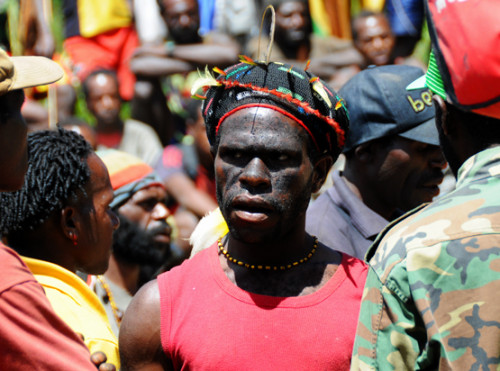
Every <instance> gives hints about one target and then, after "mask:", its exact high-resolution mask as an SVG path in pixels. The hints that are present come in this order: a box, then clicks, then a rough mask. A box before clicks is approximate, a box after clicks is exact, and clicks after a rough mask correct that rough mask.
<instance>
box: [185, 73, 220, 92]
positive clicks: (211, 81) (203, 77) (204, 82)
mask: <svg viewBox="0 0 500 371" xmlns="http://www.w3.org/2000/svg"><path fill="white" fill-rule="evenodd" d="M198 75H199V77H198V78H197V79H196V81H195V82H194V83H193V86H192V87H191V96H196V95H197V94H196V92H197V91H198V90H199V89H201V88H205V87H209V86H221V85H222V84H221V83H220V82H219V81H217V79H216V78H215V77H214V76H213V75H212V74H211V73H210V71H209V70H208V67H207V66H205V73H204V74H202V73H201V72H200V70H198Z"/></svg>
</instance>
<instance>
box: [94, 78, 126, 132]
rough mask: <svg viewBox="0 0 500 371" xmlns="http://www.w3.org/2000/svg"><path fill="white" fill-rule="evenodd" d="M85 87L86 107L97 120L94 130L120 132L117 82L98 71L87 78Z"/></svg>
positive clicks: (119, 99) (120, 122) (119, 103)
mask: <svg viewBox="0 0 500 371" xmlns="http://www.w3.org/2000/svg"><path fill="white" fill-rule="evenodd" d="M87 87H88V91H89V93H88V96H87V107H88V109H89V111H90V112H91V113H92V114H93V115H94V116H95V118H96V120H97V127H96V130H97V131H98V132H103V133H113V132H122V131H123V122H122V120H121V119H120V109H121V104H122V101H121V98H120V93H119V89H118V82H117V81H116V80H115V79H114V78H113V77H112V76H110V75H107V74H104V73H100V74H97V75H94V76H92V77H90V78H89V80H87Z"/></svg>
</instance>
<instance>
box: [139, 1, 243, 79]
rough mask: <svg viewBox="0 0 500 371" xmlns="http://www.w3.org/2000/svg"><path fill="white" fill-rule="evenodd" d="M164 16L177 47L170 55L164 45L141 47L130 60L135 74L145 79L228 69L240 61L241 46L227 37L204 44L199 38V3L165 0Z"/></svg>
mask: <svg viewBox="0 0 500 371" xmlns="http://www.w3.org/2000/svg"><path fill="white" fill-rule="evenodd" d="M162 3H163V6H164V11H163V13H162V16H163V18H164V20H165V23H166V24H167V27H168V29H169V32H170V36H171V37H172V39H173V41H174V42H175V46H173V49H172V50H171V51H170V52H169V51H167V49H166V48H165V46H164V45H163V44H162V45H144V46H141V47H139V48H138V49H137V50H136V52H135V53H134V57H133V59H132V60H131V61H130V68H131V70H132V72H134V73H135V74H137V75H140V76H143V77H159V76H168V75H172V74H175V73H186V72H190V71H194V70H196V68H204V67H205V65H208V66H211V67H212V66H218V67H221V68H223V67H226V66H229V65H231V64H233V63H234V62H236V61H237V59H238V53H239V46H238V44H237V43H236V42H235V41H234V40H232V39H231V38H229V37H228V36H225V35H216V36H215V38H213V40H211V41H212V42H211V43H203V41H202V39H201V38H200V36H199V35H198V29H199V27H200V19H199V16H198V3H197V2H196V1H195V0H163V2H162Z"/></svg>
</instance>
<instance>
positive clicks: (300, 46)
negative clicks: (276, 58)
mask: <svg viewBox="0 0 500 371" xmlns="http://www.w3.org/2000/svg"><path fill="white" fill-rule="evenodd" d="M311 30H312V29H311V16H310V14H309V7H308V6H307V3H306V2H304V1H294V0H291V1H286V2H283V3H281V4H280V5H279V7H278V8H277V9H276V32H275V42H276V44H277V46H278V47H279V48H280V50H281V52H282V53H283V54H284V55H285V56H286V60H285V61H282V62H287V63H289V64H292V65H295V66H300V67H301V68H305V66H306V63H307V61H308V60H310V65H309V70H310V71H311V72H313V73H314V74H316V75H318V76H319V77H321V78H323V79H326V80H328V79H330V78H331V77H332V75H334V74H335V73H336V72H337V71H338V69H339V68H340V67H343V66H346V65H350V64H353V63H358V62H361V60H362V59H361V55H360V54H359V52H358V51H357V50H355V49H354V48H353V47H352V48H346V49H343V50H339V51H338V52H334V53H330V54H327V55H324V56H321V57H316V58H312V59H311V57H310V53H311V41H310V37H311V32H312V31H311ZM261 48H262V49H264V48H267V45H261ZM261 53H262V51H261ZM256 57H257V56H256ZM260 57H261V56H259V57H257V58H260Z"/></svg>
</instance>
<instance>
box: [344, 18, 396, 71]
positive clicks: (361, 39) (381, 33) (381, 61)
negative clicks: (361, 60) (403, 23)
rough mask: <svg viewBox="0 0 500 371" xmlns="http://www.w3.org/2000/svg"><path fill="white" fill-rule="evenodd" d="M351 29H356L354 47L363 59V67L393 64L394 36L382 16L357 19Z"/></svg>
mask: <svg viewBox="0 0 500 371" xmlns="http://www.w3.org/2000/svg"><path fill="white" fill-rule="evenodd" d="M353 27H355V28H356V29H357V35H358V36H357V38H356V40H354V45H355V46H356V48H357V49H358V50H359V52H360V53H361V54H362V55H363V56H364V57H365V65H370V64H374V65H376V66H384V65H386V64H391V63H393V60H392V57H391V54H392V49H393V48H394V43H395V39H394V35H393V34H392V30H391V26H390V24H389V21H388V20H387V18H386V17H385V16H384V15H382V14H377V15H373V16H369V17H364V18H358V19H357V20H356V21H355V22H354V24H353Z"/></svg>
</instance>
